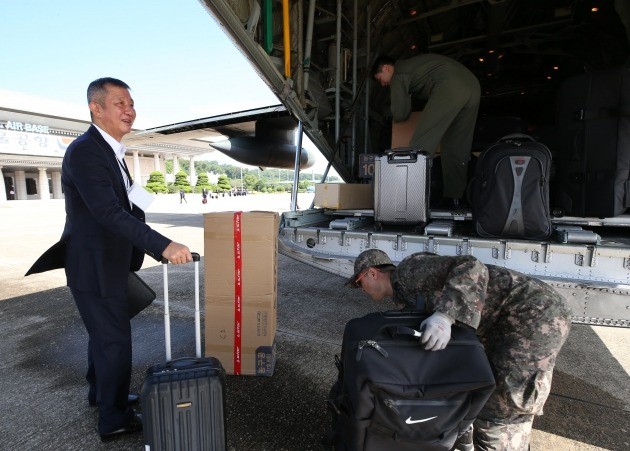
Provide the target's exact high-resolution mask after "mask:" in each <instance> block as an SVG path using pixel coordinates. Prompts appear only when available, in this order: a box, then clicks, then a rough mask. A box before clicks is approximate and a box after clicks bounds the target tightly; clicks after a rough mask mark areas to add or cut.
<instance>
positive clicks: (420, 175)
mask: <svg viewBox="0 0 630 451" xmlns="http://www.w3.org/2000/svg"><path fill="white" fill-rule="evenodd" d="M431 164H432V158H431V156H430V155H429V154H428V153H427V152H424V151H421V150H416V149H411V148H396V149H390V150H387V151H385V152H384V154H383V156H381V157H378V158H376V159H375V160H374V221H375V222H376V223H377V226H378V225H380V224H400V225H418V224H421V223H426V222H427V221H428V220H429V199H430V196H429V187H430V182H431V180H430V179H431Z"/></svg>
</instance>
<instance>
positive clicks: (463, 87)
mask: <svg viewBox="0 0 630 451" xmlns="http://www.w3.org/2000/svg"><path fill="white" fill-rule="evenodd" d="M390 89H391V112H392V118H393V120H394V122H402V121H404V120H406V119H407V118H408V117H409V114H410V113H411V95H412V94H413V95H415V96H417V97H419V98H421V99H426V100H427V104H426V106H425V108H424V110H423V113H422V117H421V118H420V120H419V121H418V123H417V124H416V128H415V130H414V133H413V135H412V137H411V142H410V143H409V146H410V147H413V148H419V149H422V150H425V151H427V152H429V153H430V154H431V155H433V154H434V153H435V150H436V148H437V146H438V144H440V143H441V158H442V172H443V180H444V197H449V198H462V197H463V195H464V192H465V191H466V185H467V174H468V161H469V159H470V151H471V146H472V139H473V134H474V131H475V123H476V121H477V112H478V110H479V100H480V96H481V90H480V87H479V81H478V80H477V78H476V77H475V76H474V75H473V73H472V72H470V71H469V70H468V69H467V68H466V67H465V66H464V65H462V64H460V63H458V62H457V61H455V60H453V59H451V58H448V57H446V56H443V55H435V54H424V55H419V56H415V57H413V58H409V59H406V60H400V61H398V62H396V64H395V65H394V75H393V76H392V79H391V81H390Z"/></svg>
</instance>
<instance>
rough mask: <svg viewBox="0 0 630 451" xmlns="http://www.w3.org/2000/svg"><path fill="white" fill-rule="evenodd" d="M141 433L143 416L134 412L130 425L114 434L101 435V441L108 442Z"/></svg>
mask: <svg viewBox="0 0 630 451" xmlns="http://www.w3.org/2000/svg"><path fill="white" fill-rule="evenodd" d="M140 431H142V415H141V414H139V413H135V412H134V413H133V416H132V417H131V420H129V423H127V425H126V426H124V427H121V428H120V429H116V430H115V431H112V432H106V433H104V434H101V441H102V442H108V441H110V440H113V439H115V438H118V437H120V436H121V435H125V434H133V433H134V432H140Z"/></svg>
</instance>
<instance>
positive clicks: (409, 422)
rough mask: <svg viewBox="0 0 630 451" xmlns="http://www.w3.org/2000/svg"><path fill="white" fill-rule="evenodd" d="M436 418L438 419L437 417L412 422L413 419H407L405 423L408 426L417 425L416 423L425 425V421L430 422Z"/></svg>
mask: <svg viewBox="0 0 630 451" xmlns="http://www.w3.org/2000/svg"><path fill="white" fill-rule="evenodd" d="M434 418H437V415H436V416H434V417H431V418H422V419H421V420H412V419H411V417H409V418H407V419H406V420H405V423H407V424H416V423H424V422H425V421H429V420H432V419H434Z"/></svg>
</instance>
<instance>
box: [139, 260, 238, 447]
mask: <svg viewBox="0 0 630 451" xmlns="http://www.w3.org/2000/svg"><path fill="white" fill-rule="evenodd" d="M199 259H200V257H199V254H196V253H193V260H194V262H195V339H196V354H197V355H196V357H184V358H180V359H176V360H171V334H170V317H169V306H168V273H167V266H168V265H167V262H166V261H162V263H164V264H163V271H164V331H165V340H166V362H165V363H161V364H158V365H154V366H152V367H150V368H149V369H148V370H147V375H146V378H145V380H144V384H143V386H142V394H141V399H142V415H143V431H144V443H145V450H147V451H154V450H177V451H202V450H203V451H219V450H221V451H223V450H225V449H226V433H225V395H224V392H225V370H224V369H223V366H222V365H221V362H219V360H217V359H216V358H214V357H201V325H200V314H199Z"/></svg>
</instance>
